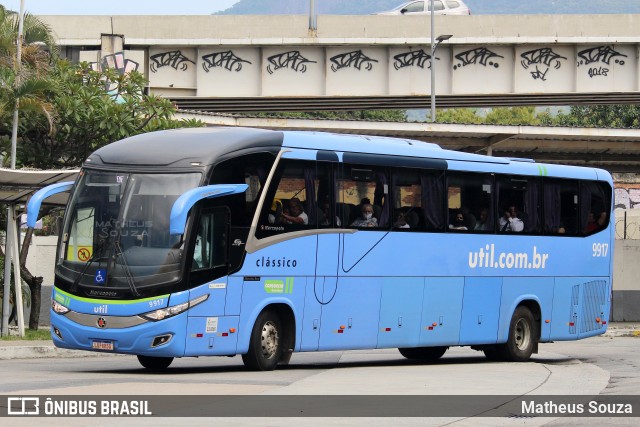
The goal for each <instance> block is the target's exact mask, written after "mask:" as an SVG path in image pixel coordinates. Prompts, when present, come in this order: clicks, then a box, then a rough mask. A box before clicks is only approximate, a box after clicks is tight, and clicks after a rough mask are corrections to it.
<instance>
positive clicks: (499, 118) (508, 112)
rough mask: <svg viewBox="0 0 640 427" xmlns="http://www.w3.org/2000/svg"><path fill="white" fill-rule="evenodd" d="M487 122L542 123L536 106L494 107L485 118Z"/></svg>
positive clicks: (534, 124)
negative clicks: (537, 114)
mask: <svg viewBox="0 0 640 427" xmlns="http://www.w3.org/2000/svg"><path fill="white" fill-rule="evenodd" d="M484 123H485V124H491V125H529V126H537V125H539V124H540V120H538V118H537V116H536V109H535V107H509V108H504V107H502V108H493V109H491V111H490V112H489V113H487V117H486V118H485V120H484Z"/></svg>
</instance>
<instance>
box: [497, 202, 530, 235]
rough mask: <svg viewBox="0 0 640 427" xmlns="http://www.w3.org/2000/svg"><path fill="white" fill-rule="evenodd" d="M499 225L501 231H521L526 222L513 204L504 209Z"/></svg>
mask: <svg viewBox="0 0 640 427" xmlns="http://www.w3.org/2000/svg"><path fill="white" fill-rule="evenodd" d="M498 225H499V229H500V232H501V233H508V232H516V233H520V232H522V230H524V222H522V220H521V219H520V218H518V209H517V208H516V207H515V206H513V205H512V206H509V208H507V210H505V211H504V215H503V216H501V217H500V220H499V222H498Z"/></svg>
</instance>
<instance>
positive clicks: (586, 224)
mask: <svg viewBox="0 0 640 427" xmlns="http://www.w3.org/2000/svg"><path fill="white" fill-rule="evenodd" d="M610 195H611V187H610V186H609V184H607V183H605V182H594V181H582V182H580V230H581V232H582V234H583V235H590V234H593V233H597V232H598V231H600V230H603V229H605V228H606V227H607V225H608V224H609V215H610V212H611V196H610Z"/></svg>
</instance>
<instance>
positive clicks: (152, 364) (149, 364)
mask: <svg viewBox="0 0 640 427" xmlns="http://www.w3.org/2000/svg"><path fill="white" fill-rule="evenodd" d="M138 362H140V364H141V365H142V366H144V367H145V368H147V369H151V370H154V371H161V370H163V369H167V368H168V367H169V365H171V362H173V357H152V356H138Z"/></svg>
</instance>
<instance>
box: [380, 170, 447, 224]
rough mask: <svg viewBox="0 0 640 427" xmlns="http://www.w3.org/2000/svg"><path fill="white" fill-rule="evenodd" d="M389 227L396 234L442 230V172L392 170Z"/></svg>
mask: <svg viewBox="0 0 640 427" xmlns="http://www.w3.org/2000/svg"><path fill="white" fill-rule="evenodd" d="M391 188H392V195H393V199H392V200H393V215H392V220H393V222H392V227H393V229H394V230H399V231H403V230H404V231H425V230H429V231H434V230H442V229H443V227H444V221H443V212H444V209H443V194H444V173H443V172H442V171H433V172H431V171H424V170H420V169H394V170H392V172H391Z"/></svg>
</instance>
